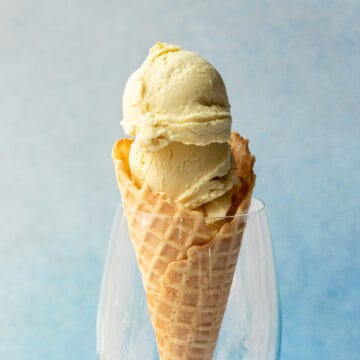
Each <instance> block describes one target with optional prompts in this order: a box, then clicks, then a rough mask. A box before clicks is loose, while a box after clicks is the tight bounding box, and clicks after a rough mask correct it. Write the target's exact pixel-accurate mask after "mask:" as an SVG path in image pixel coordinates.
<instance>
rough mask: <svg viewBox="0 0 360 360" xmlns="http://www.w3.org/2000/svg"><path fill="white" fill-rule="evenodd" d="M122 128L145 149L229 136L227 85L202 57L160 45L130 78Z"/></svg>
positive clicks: (126, 88) (126, 91) (195, 142)
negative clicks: (172, 143) (176, 142)
mask: <svg viewBox="0 0 360 360" xmlns="http://www.w3.org/2000/svg"><path fill="white" fill-rule="evenodd" d="M123 114H124V117H123V122H122V125H123V127H124V129H125V132H126V133H127V134H128V135H131V136H136V139H137V141H138V142H139V143H140V144H141V146H142V147H143V148H147V149H148V150H156V149H158V148H161V147H164V146H166V145H168V144H169V143H171V142H175V141H178V142H182V143H184V144H195V145H209V144H211V143H214V142H226V141H227V140H228V139H229V137H230V130H231V116H230V105H229V102H228V98H227V94H226V89H225V85H224V82H223V80H222V78H221V76H220V75H219V73H218V72H217V71H216V69H215V68H214V67H213V66H212V65H211V64H210V63H208V62H207V61H206V60H204V59H203V58H202V57H200V56H199V55H197V54H195V53H193V52H191V51H186V50H181V49H180V47H178V46H175V45H169V44H163V43H157V44H156V45H155V46H154V47H153V48H152V49H151V50H150V53H149V56H148V57H147V58H146V60H145V61H144V63H143V64H142V66H141V67H140V69H138V70H137V71H135V72H134V73H133V74H132V75H131V77H130V78H129V80H128V82H127V84H126V86H125V90H124V96H123Z"/></svg>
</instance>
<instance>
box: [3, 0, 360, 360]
mask: <svg viewBox="0 0 360 360" xmlns="http://www.w3.org/2000/svg"><path fill="white" fill-rule="evenodd" d="M359 23H360V4H359V1H356V0H355V1H346V0H345V1H331V0H328V1H275V0H274V1H235V0H233V1H208V2H204V1H198V2H197V1H190V0H189V1H177V2H176V5H175V2H172V1H160V0H153V1H145V0H143V1H140V0H132V1H110V0H106V1H99V0H98V1H94V0H87V1H85V0H78V1H70V0H67V1H45V0H38V1H28V0H27V1H25V0H22V1H21V0H0V121H1V127H0V285H1V286H0V305H1V311H0V359H9V360H18V359H21V360H22V359H27V360H38V359H54V360H63V359H74V360H77V359H95V358H96V353H95V320H96V308H97V301H98V293H99V286H100V280H101V273H102V266H103V263H104V257H105V251H106V246H107V242H108V239H109V233H110V230H111V224H112V219H113V215H114V212H115V209H116V206H117V204H118V202H119V194H118V190H117V187H116V184H115V179H114V175H113V168H112V163H111V160H110V151H111V147H112V144H113V142H114V141H115V140H116V139H117V138H119V137H121V136H123V133H122V131H121V129H120V126H119V121H120V118H121V96H122V91H123V87H124V85H125V81H126V79H127V77H128V76H129V74H130V73H131V72H132V71H133V70H134V69H135V68H136V67H138V66H139V65H140V63H141V62H142V60H143V58H144V57H145V56H146V54H147V51H148V48H149V47H150V46H152V45H153V44H154V43H155V42H156V41H158V40H162V41H168V42H174V43H178V44H180V45H182V46H183V47H184V48H186V49H190V50H194V51H196V52H198V53H200V54H201V55H203V56H204V57H205V58H207V59H208V60H209V61H210V62H212V63H213V64H214V65H215V66H216V67H217V68H218V70H219V71H220V72H221V74H222V75H223V78H224V80H225V82H226V84H227V87H228V93H229V98H230V100H231V103H232V112H233V118H234V128H235V129H236V130H238V131H240V132H241V133H242V134H243V135H244V136H246V137H248V138H250V139H251V149H252V151H253V152H254V153H255V154H256V156H257V163H256V172H257V175H258V181H257V186H256V191H255V194H256V195H257V196H259V197H261V198H262V199H264V200H265V202H266V203H267V208H268V216H269V222H270V226H271V230H272V235H273V242H274V247H275V253H276V259H277V270H278V275H279V284H280V292H281V297H282V308H283V350H282V359H290V360H292V359H295V360H296V359H299V360H300V359H301V360H303V359H327V360H329V359H355V358H356V354H359V353H360V345H359V344H360V341H359V338H360V326H359V324H360V305H359V304H360V302H359V298H360V271H359V270H360V252H359V249H360V246H359V240H360V239H359V235H360V231H359V230H360V229H359V221H358V216H359V210H360V208H359V184H360V170H359V169H360V145H359V137H360V112H359V103H360V26H359Z"/></svg>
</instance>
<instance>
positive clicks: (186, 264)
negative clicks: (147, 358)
mask: <svg viewBox="0 0 360 360" xmlns="http://www.w3.org/2000/svg"><path fill="white" fill-rule="evenodd" d="M131 143H132V140H130V139H122V140H119V141H117V142H116V143H115V145H114V148H113V153H112V157H113V160H114V164H115V172H116V178H117V182H118V185H119V188H120V192H121V195H122V199H123V205H124V210H125V215H126V217H127V220H128V225H129V231H130V236H131V239H132V242H133V244H134V247H135V251H136V257H137V261H138V265H139V268H140V271H141V274H142V278H143V284H144V288H145V292H146V297H147V301H148V307H149V312H150V316H151V320H152V324H153V327H154V330H155V335H156V340H157V345H158V350H159V355H160V359H161V360H180V359H182V360H211V359H212V357H213V354H214V350H215V346H216V341H217V338H218V334H219V330H220V327H221V322H222V318H223V315H224V312H225V308H226V304H227V299H228V295H229V291H230V287H231V283H232V278H233V275H234V270H235V267H236V262H237V258H238V254H239V250H240V245H241V239H242V235H243V231H244V228H245V219H246V217H245V216H234V217H232V218H230V221H229V222H227V223H225V224H224V225H223V226H222V227H221V228H220V229H219V230H218V231H215V230H212V229H209V228H208V226H207V225H206V223H205V220H204V217H203V215H202V214H201V213H200V212H198V211H192V210H189V209H186V208H183V207H181V206H177V205H175V204H173V203H172V202H171V200H170V199H169V197H168V196H167V194H165V193H152V191H151V190H150V189H149V188H148V187H147V186H142V187H141V188H138V187H136V185H135V184H134V182H133V181H132V179H131V173H130V168H129V164H128V155H129V150H130V146H131ZM230 144H231V148H232V152H233V155H234V158H235V161H236V164H237V176H238V177H239V179H240V185H239V186H238V187H237V188H236V189H234V192H233V198H232V208H231V209H230V211H229V213H230V214H231V215H234V214H235V215H239V214H243V213H246V212H247V211H248V209H249V206H250V202H251V195H252V190H253V187H254V184H255V175H254V172H253V165H254V162H255V158H254V156H252V155H251V153H250V151H249V148H248V140H245V139H243V138H242V137H241V136H240V135H239V134H237V133H235V132H233V133H232V135H231V141H230Z"/></svg>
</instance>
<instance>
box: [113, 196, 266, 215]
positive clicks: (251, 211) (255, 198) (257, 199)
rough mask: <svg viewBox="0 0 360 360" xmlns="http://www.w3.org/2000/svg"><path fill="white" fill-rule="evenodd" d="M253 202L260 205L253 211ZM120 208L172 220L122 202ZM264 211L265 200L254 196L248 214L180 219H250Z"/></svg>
mask: <svg viewBox="0 0 360 360" xmlns="http://www.w3.org/2000/svg"><path fill="white" fill-rule="evenodd" d="M253 201H255V202H257V205H258V206H257V207H256V208H255V209H251V205H252V204H253ZM119 208H122V209H124V210H126V211H129V212H131V213H137V214H139V215H142V216H156V217H162V218H172V216H170V215H164V214H158V213H156V212H146V211H139V210H133V209H131V208H128V207H126V206H125V205H124V204H123V203H122V202H121V203H120V204H119ZM264 209H265V202H264V200H261V199H259V198H258V197H256V196H253V197H252V198H251V204H250V208H249V210H248V212H246V213H240V214H235V215H226V216H202V214H201V213H200V212H198V214H199V215H196V214H194V215H189V216H180V217H179V218H181V219H198V218H199V217H203V218H204V219H208V220H214V221H219V220H226V219H234V218H249V217H250V216H253V215H255V214H257V213H260V212H261V211H263V210H264ZM189 211H193V212H194V213H195V211H196V210H189Z"/></svg>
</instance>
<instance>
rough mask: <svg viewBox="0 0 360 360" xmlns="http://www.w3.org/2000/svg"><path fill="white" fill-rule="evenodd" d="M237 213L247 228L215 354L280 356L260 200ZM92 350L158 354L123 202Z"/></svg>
mask: <svg viewBox="0 0 360 360" xmlns="http://www.w3.org/2000/svg"><path fill="white" fill-rule="evenodd" d="M139 216H143V213H139ZM147 216H157V215H156V214H147ZM239 216H241V217H242V219H241V220H242V221H244V222H246V228H245V232H244V235H243V239H242V245H241V248H240V254H239V258H238V262H237V265H236V270H235V273H234V277H233V283H232V286H231V290H230V294H229V299H228V303H227V307H226V311H225V314H224V318H223V322H222V326H221V330H220V334H219V338H218V341H217V346H216V350H215V354H214V360H238V359H247V360H265V359H266V360H273V359H279V357H280V342H281V317H280V307H279V297H278V290H277V284H276V274H275V266H274V258H273V251H272V244H271V238H270V233H269V228H268V224H267V220H266V213H265V205H264V203H263V202H262V201H261V200H259V199H256V198H253V199H252V202H251V207H250V210H249V212H248V214H243V215H239ZM210 255H211V253H210ZM97 351H98V356H99V359H100V360H143V359H146V360H155V359H159V355H158V351H157V346H156V342H155V335H154V331H153V329H152V326H151V321H150V317H149V314H148V308H147V303H146V297H145V293H144V290H143V285H142V280H141V274H140V271H139V269H138V265H137V262H136V256H135V252H134V248H133V246H132V243H131V239H130V236H129V230H128V224H127V221H126V217H125V216H124V209H123V208H122V206H119V208H118V210H117V212H116V215H115V220H114V226H113V232H112V236H111V240H110V244H109V248H108V253H107V258H106V263H105V269H104V274H103V280H102V286H101V293H100V300H99V307H98V318H97Z"/></svg>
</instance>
